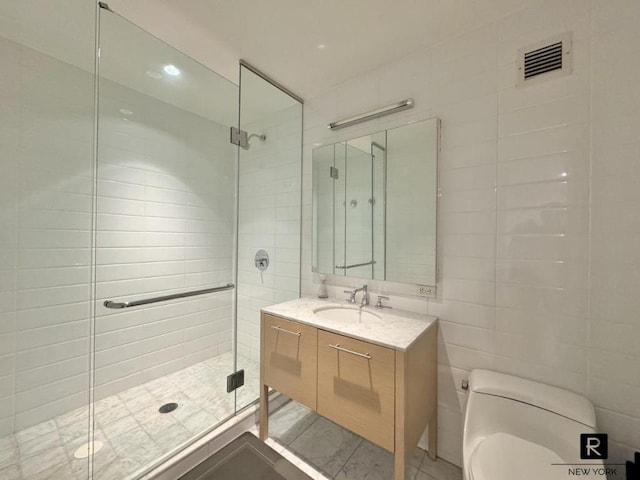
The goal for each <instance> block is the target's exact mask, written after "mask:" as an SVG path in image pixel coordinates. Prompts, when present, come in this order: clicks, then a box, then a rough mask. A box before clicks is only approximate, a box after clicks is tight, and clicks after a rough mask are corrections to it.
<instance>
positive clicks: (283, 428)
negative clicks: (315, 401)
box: [269, 402, 319, 445]
mask: <svg viewBox="0 0 640 480" xmlns="http://www.w3.org/2000/svg"><path fill="white" fill-rule="evenodd" d="M318 418H319V416H318V414H316V413H314V412H313V411H311V409H309V408H307V407H305V406H304V405H302V404H301V403H298V402H289V403H287V404H286V405H285V406H283V407H282V408H280V409H279V410H278V411H276V412H275V413H274V414H273V415H271V416H270V417H269V436H270V437H272V438H274V439H276V440H277V441H278V442H280V443H282V444H284V445H289V444H290V443H291V442H293V441H294V440H295V439H296V438H298V436H300V434H301V433H302V432H304V431H305V430H306V429H307V428H309V427H310V426H311V424H312V423H313V422H315V421H316V420H317V419H318Z"/></svg>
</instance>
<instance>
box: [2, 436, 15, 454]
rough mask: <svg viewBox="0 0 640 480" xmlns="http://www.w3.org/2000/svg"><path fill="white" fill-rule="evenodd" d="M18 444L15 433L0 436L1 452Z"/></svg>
mask: <svg viewBox="0 0 640 480" xmlns="http://www.w3.org/2000/svg"><path fill="white" fill-rule="evenodd" d="M15 445H16V439H15V435H8V436H6V437H0V452H1V451H2V450H7V449H9V448H13V447H15Z"/></svg>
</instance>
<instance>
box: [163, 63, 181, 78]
mask: <svg viewBox="0 0 640 480" xmlns="http://www.w3.org/2000/svg"><path fill="white" fill-rule="evenodd" d="M163 70H164V71H165V73H167V74H169V75H172V76H174V77H177V76H178V75H180V70H179V69H178V67H176V66H175V65H171V64H169V65H165V66H164V68H163Z"/></svg>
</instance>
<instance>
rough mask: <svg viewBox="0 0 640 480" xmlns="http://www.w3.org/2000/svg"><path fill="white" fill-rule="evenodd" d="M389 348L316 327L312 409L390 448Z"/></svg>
mask: <svg viewBox="0 0 640 480" xmlns="http://www.w3.org/2000/svg"><path fill="white" fill-rule="evenodd" d="M394 372H395V351H394V350H392V349H390V348H385V347H381V346H379V345H373V344H371V343H367V342H363V341H360V340H355V339H353V338H349V337H345V336H342V335H338V334H335V333H329V332H325V331H324V330H319V331H318V413H319V414H320V415H323V416H325V417H327V418H329V419H331V420H333V421H335V422H336V423H338V424H340V425H342V426H344V427H345V428H348V429H349V430H351V431H353V432H355V433H357V434H358V435H361V436H363V437H364V438H366V439H368V440H370V441H371V442H373V443H375V444H377V445H380V446H381V447H383V448H385V449H387V450H389V451H391V452H393V451H394V445H395V443H394V415H395V407H394V401H395V373H394Z"/></svg>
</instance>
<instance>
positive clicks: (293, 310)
mask: <svg viewBox="0 0 640 480" xmlns="http://www.w3.org/2000/svg"><path fill="white" fill-rule="evenodd" d="M333 305H335V306H336V307H338V306H342V307H345V306H346V307H356V308H357V307H358V305H351V304H348V303H346V302H340V301H338V300H335V299H320V298H315V297H303V298H298V299H296V300H290V301H288V302H284V303H278V304H276V305H271V306H269V307H264V308H262V311H263V312H265V313H268V314H271V315H276V316H278V317H283V318H286V319H289V320H295V321H297V322H300V323H304V324H307V325H311V326H312V327H316V328H320V329H322V330H327V331H330V332H334V333H339V334H343V335H347V336H349V337H353V338H357V339H359V340H364V341H366V342H370V343H375V344H377V345H381V346H383V347H390V348H393V349H395V350H401V351H406V350H407V349H408V348H409V346H410V345H411V344H412V343H413V342H414V341H415V340H416V339H417V338H418V337H419V336H420V335H421V334H422V333H423V332H424V331H426V330H427V329H429V328H431V327H432V326H433V325H435V324H436V321H437V320H438V319H437V317H434V316H431V315H425V314H420V313H413V312H406V311H404V310H395V309H387V308H384V309H376V308H373V306H367V307H362V309H363V311H367V312H370V313H372V314H374V315H377V316H379V317H381V318H380V319H376V320H375V321H370V320H369V321H367V320H362V321H360V320H354V321H350V322H346V321H343V320H341V321H337V320H329V319H326V318H321V317H319V316H318V315H316V314H315V313H314V309H317V308H321V307H330V306H333Z"/></svg>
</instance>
